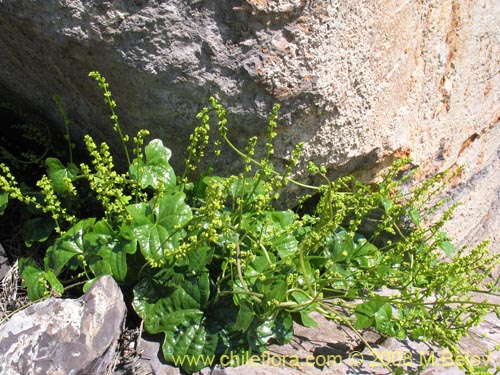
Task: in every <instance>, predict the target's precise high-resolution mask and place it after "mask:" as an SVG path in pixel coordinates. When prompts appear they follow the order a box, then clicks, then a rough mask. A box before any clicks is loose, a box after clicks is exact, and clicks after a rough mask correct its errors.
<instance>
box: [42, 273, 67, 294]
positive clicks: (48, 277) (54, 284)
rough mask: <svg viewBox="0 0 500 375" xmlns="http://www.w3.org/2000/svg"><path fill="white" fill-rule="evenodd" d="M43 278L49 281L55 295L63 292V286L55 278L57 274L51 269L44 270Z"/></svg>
mask: <svg viewBox="0 0 500 375" xmlns="http://www.w3.org/2000/svg"><path fill="white" fill-rule="evenodd" d="M45 279H46V280H47V281H48V282H49V284H50V287H51V288H52V290H53V291H54V292H56V293H57V295H59V296H60V295H62V294H63V293H64V286H63V285H62V284H61V282H60V281H59V280H58V279H57V276H56V275H55V273H54V272H52V271H50V270H49V271H45Z"/></svg>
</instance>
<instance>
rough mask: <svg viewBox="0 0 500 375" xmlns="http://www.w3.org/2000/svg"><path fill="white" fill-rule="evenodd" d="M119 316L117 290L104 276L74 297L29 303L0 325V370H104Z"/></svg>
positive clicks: (122, 311) (121, 306) (54, 374)
mask: <svg viewBox="0 0 500 375" xmlns="http://www.w3.org/2000/svg"><path fill="white" fill-rule="evenodd" d="M125 316H126V306H125V303H124V302H123V295H122V293H121V290H120V289H119V287H118V285H117V284H116V282H115V281H114V280H113V278H112V277H110V276H104V277H101V278H100V279H99V280H98V281H96V282H95V284H94V285H92V286H91V287H90V288H89V290H88V291H87V293H86V294H85V295H83V296H82V297H81V298H79V299H74V300H72V299H59V298H49V299H47V300H44V301H41V302H38V303H35V304H34V305H31V306H29V307H27V308H26V309H24V310H22V311H20V312H18V313H16V314H15V315H13V316H12V317H11V318H10V319H9V320H8V321H7V322H6V323H4V324H3V325H2V326H0V353H2V357H1V358H0V373H2V374H5V375H18V374H51V375H59V374H60V375H63V374H105V373H106V372H107V369H108V368H109V367H110V366H112V365H113V360H114V356H115V349H116V346H117V343H118V338H119V336H120V333H121V330H122V327H123V323H124V319H125Z"/></svg>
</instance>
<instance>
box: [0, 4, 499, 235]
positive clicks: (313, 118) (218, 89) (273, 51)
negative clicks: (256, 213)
mask: <svg viewBox="0 0 500 375" xmlns="http://www.w3.org/2000/svg"><path fill="white" fill-rule="evenodd" d="M498 19H500V3H499V2H498V1H496V0H482V1H479V2H465V1H459V0H444V1H441V0H440V1H438V0H431V1H425V2H419V1H404V2H401V1H382V0H370V1H361V0H355V1H349V2H346V1H308V0H279V1H270V0H218V1H212V0H196V1H189V2H187V1H181V0H172V1H167V2H165V1H154V0H137V1H125V0H115V1H87V0H59V1H56V0H51V1H30V0H3V1H0V48H1V50H0V101H1V100H3V101H10V102H11V103H14V104H15V105H16V106H18V107H23V108H25V110H26V111H31V112H36V113H39V114H40V115H42V116H43V117H45V118H46V119H48V120H49V121H50V123H51V124H53V126H54V127H55V128H57V127H59V129H62V122H61V120H60V119H59V118H58V115H57V110H56V106H55V104H54V103H53V102H52V100H51V97H52V95H53V94H59V95H60V96H61V97H62V99H63V101H64V102H65V103H66V110H67V112H68V113H69V114H70V117H71V119H72V120H73V121H74V126H73V127H72V131H73V133H74V134H73V135H74V137H73V138H74V139H78V138H80V136H81V135H82V134H83V133H91V134H93V135H94V136H95V137H97V138H98V139H101V140H102V139H105V140H108V141H110V140H112V139H114V135H113V134H112V130H111V127H110V126H109V118H108V117H109V114H108V113H107V109H106V107H105V106H104V104H103V103H102V96H101V93H100V92H99V90H98V89H97V88H96V86H95V85H94V84H93V83H92V82H91V81H90V79H89V78H88V77H87V73H88V72H89V71H90V70H99V71H100V72H101V73H102V74H103V75H104V76H106V77H107V78H108V80H109V82H110V84H111V89H112V91H113V93H114V94H115V97H116V100H117V103H118V113H119V116H120V118H121V122H122V125H123V126H124V128H125V130H126V132H128V133H132V134H133V133H134V132H135V131H136V130H137V129H139V128H143V127H146V128H149V129H152V130H153V133H154V135H155V136H157V137H161V138H163V139H164V141H165V142H166V144H167V145H168V146H169V147H170V148H171V149H172V150H173V155H174V156H173V162H174V164H175V165H176V166H178V167H179V166H180V165H181V162H182V158H183V156H184V155H185V153H184V150H185V147H186V143H187V139H188V137H187V136H188V134H189V133H190V131H191V130H192V129H193V127H194V126H195V120H194V114H195V113H196V112H197V111H198V110H200V108H201V107H202V106H203V105H205V104H206V102H207V98H208V97H209V96H210V95H215V96H217V97H218V98H219V99H220V100H221V102H222V103H223V104H224V105H225V106H227V107H228V109H229V111H230V113H231V117H230V120H231V121H230V124H229V126H230V128H231V132H230V136H232V137H234V138H237V139H244V138H245V137H246V136H248V135H250V134H252V135H254V134H256V135H262V134H263V133H265V129H266V125H265V118H266V115H267V113H268V112H269V110H270V109H271V106H272V104H273V103H281V104H282V110H281V120H280V123H281V128H280V130H279V133H280V136H279V140H278V145H277V147H276V153H275V155H276V160H275V164H276V165H279V162H280V161H281V160H282V158H284V157H286V156H287V155H288V154H289V153H290V151H291V148H292V147H293V145H294V144H295V143H297V142H299V141H303V142H305V143H306V147H305V151H304V158H305V159H312V160H314V161H315V162H317V163H321V164H324V165H326V166H327V167H328V168H329V171H330V173H331V174H332V175H334V174H335V172H338V173H347V172H355V173H358V174H359V175H360V176H361V177H363V178H364V179H366V180H370V179H371V178H373V176H374V174H375V173H376V172H378V171H379V170H381V169H382V168H383V167H385V166H387V165H388V164H390V162H391V161H393V160H394V159H395V158H398V157H401V156H411V157H412V158H413V159H414V160H415V162H416V163H417V164H419V165H420V166H421V167H422V177H423V176H425V175H428V174H430V173H435V172H437V171H439V170H442V169H444V168H447V167H450V166H453V165H459V164H464V165H465V169H464V171H463V173H462V174H461V176H460V179H459V180H458V181H457V185H456V186H455V187H454V190H453V191H452V194H453V197H454V198H457V199H458V198H460V199H462V200H463V201H464V202H465V204H464V206H463V208H462V209H460V210H459V212H458V219H456V220H455V221H454V222H453V223H452V225H451V226H450V228H449V230H450V231H451V234H452V235H453V236H455V237H456V238H457V241H458V242H476V241H477V240H478V238H479V237H483V236H484V235H489V236H491V237H492V239H493V241H494V243H496V244H499V243H500V239H499V238H498V232H499V231H498V228H499V223H498V217H499V211H500V208H499V206H500V198H499V195H500V182H499V181H500V169H499V168H498V165H499V162H500V156H499V153H500V152H499V145H500V130H499V127H498V123H499V119H500V100H499V99H500V92H499V91H498V90H497V89H496V88H498V87H500V74H498V66H499V61H498V60H499V56H500V28H498ZM231 165H233V155H228V156H227V157H226V159H225V163H224V162H223V163H221V165H219V168H222V169H226V170H228V171H229V170H230V168H231Z"/></svg>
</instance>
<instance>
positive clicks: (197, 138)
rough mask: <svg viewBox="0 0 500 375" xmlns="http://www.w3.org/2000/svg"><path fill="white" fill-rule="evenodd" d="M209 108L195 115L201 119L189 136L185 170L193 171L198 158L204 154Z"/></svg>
mask: <svg viewBox="0 0 500 375" xmlns="http://www.w3.org/2000/svg"><path fill="white" fill-rule="evenodd" d="M208 113H209V109H208V108H206V107H205V108H203V110H202V111H201V112H200V113H198V115H197V116H196V117H197V118H198V119H199V120H201V124H200V125H199V126H197V127H196V128H195V129H194V131H193V132H192V133H191V135H190V136H189V140H190V144H189V146H188V148H187V151H188V156H187V158H186V170H189V171H194V170H196V167H197V165H198V163H199V162H200V160H201V159H202V158H203V157H204V156H205V148H206V146H207V145H208V140H209V136H208V132H209V131H210V125H209V123H208V122H209V121H210V116H209V114H208Z"/></svg>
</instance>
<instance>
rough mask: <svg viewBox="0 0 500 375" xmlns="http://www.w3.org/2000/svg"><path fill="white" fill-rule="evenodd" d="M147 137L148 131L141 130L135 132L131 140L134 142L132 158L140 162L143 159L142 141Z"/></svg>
mask: <svg viewBox="0 0 500 375" xmlns="http://www.w3.org/2000/svg"><path fill="white" fill-rule="evenodd" d="M148 135H149V130H146V129H141V130H139V131H138V132H137V135H136V136H135V137H134V138H133V141H134V151H133V153H134V156H135V157H136V158H137V159H140V160H142V159H143V158H144V153H143V146H144V139H145V138H146V137H147V136H148Z"/></svg>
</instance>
